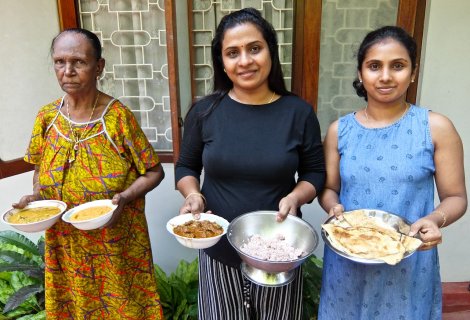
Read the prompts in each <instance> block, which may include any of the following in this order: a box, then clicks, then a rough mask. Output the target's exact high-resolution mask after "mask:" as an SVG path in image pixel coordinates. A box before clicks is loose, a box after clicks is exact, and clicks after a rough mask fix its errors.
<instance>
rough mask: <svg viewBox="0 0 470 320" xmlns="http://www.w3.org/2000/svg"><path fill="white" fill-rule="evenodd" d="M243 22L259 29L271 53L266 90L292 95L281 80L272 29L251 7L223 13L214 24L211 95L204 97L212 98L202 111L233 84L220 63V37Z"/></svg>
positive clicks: (216, 103) (279, 64)
mask: <svg viewBox="0 0 470 320" xmlns="http://www.w3.org/2000/svg"><path fill="white" fill-rule="evenodd" d="M245 23H251V24H253V25H254V26H255V27H256V28H257V29H258V30H259V31H260V32H261V34H262V35H263V38H264V40H265V41H266V43H267V44H268V48H269V54H270V56H271V70H270V71H269V75H268V86H269V89H271V90H272V91H274V92H275V93H277V94H279V95H292V93H291V92H289V91H288V90H287V89H286V85H285V83H284V78H283V74H282V68H281V62H280V60H279V51H278V50H279V49H278V43H277V34H276V31H275V30H274V28H273V26H272V25H271V24H270V23H269V22H268V21H267V20H265V19H264V18H263V17H262V16H261V13H260V12H259V11H258V10H256V9H254V8H245V9H241V10H238V11H235V12H232V13H230V14H228V15H226V16H224V17H223V18H222V19H221V20H220V23H219V25H218V26H217V29H216V31H215V36H214V39H212V47H211V53H212V66H213V69H214V77H213V84H212V94H210V95H209V96H207V98H215V99H214V100H213V101H214V102H213V103H212V104H211V107H210V108H209V110H208V112H207V113H206V114H209V113H210V112H211V111H212V110H213V108H215V107H216V106H217V105H218V104H219V102H220V101H221V100H222V98H223V97H224V96H225V95H226V94H227V93H228V92H229V90H230V89H231V88H232V87H233V83H232V80H230V78H229V77H228V76H227V74H226V73H225V72H224V64H223V61H222V42H223V40H224V36H225V32H226V31H227V30H228V29H231V28H233V27H235V26H238V25H241V24H245Z"/></svg>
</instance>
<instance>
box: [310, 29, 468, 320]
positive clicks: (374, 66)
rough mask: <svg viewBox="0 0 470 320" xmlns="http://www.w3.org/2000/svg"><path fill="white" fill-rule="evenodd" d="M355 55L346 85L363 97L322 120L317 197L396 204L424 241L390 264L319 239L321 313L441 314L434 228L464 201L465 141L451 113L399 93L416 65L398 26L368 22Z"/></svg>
mask: <svg viewBox="0 0 470 320" xmlns="http://www.w3.org/2000/svg"><path fill="white" fill-rule="evenodd" d="M357 61H358V66H357V76H358V77H357V79H356V80H355V81H354V83H353V86H354V88H355V89H356V92H357V94H358V95H359V96H361V97H364V98H365V101H366V106H365V107H364V108H363V109H361V110H359V111H357V112H354V113H351V114H348V115H346V116H344V117H342V118H340V119H339V120H338V121H336V122H334V123H333V124H332V125H331V126H330V128H329V129H328V133H327V136H326V138H325V146H324V148H325V159H326V168H327V179H326V184H325V190H324V192H323V193H322V195H321V197H320V203H321V206H322V207H323V209H324V210H325V211H326V212H328V213H329V215H330V216H333V215H336V216H337V217H340V216H341V215H342V214H343V212H344V211H350V210H354V209H361V208H367V209H380V210H384V211H388V212H393V213H396V214H398V215H401V216H402V217H404V218H406V219H408V220H409V221H411V222H412V223H413V224H412V226H411V232H410V235H415V234H417V233H418V234H419V236H420V237H421V239H422V240H423V242H425V245H423V246H422V247H421V248H420V249H421V250H419V251H417V252H416V253H415V254H413V255H411V256H410V257H408V258H406V259H404V260H402V261H401V262H400V263H398V264H397V265H394V266H390V265H386V264H374V265H367V264H360V263H356V262H353V261H350V260H347V259H345V258H343V257H341V256H339V255H337V254H336V253H335V252H333V251H332V250H331V249H329V248H328V247H327V246H325V252H324V269H323V270H324V271H323V283H322V289H321V297H320V308H319V319H321V320H324V319H334V320H339V319H367V320H369V319H441V313H442V311H441V309H442V293H441V279H440V275H439V259H438V253H437V247H436V244H438V243H440V242H441V238H442V235H441V231H440V228H442V227H446V226H448V225H450V224H451V223H453V222H455V221H456V220H458V219H459V218H460V217H462V215H463V214H464V213H465V210H466V208H467V195H466V188H465V180H464V176H465V175H464V168H463V148H462V141H461V139H460V137H459V135H458V133H457V131H456V129H455V128H454V126H453V124H452V122H451V121H450V120H449V119H448V118H446V117H445V116H443V115H441V114H438V113H435V112H431V111H429V110H428V109H425V108H420V107H417V106H415V105H412V104H410V103H407V102H406V100H405V99H406V91H407V89H408V87H409V85H410V83H411V82H413V81H414V78H415V75H416V67H417V65H416V43H415V42H414V40H413V38H412V37H411V36H409V35H408V34H407V33H406V32H405V31H404V30H403V29H401V28H398V27H392V26H387V27H382V28H380V29H377V30H375V31H372V32H370V33H369V34H368V35H367V36H366V37H365V38H364V40H363V42H362V43H361V45H360V48H359V51H358V54H357ZM434 183H435V184H436V187H437V192H438V196H439V199H440V203H439V205H437V206H436V207H435V206H434ZM339 219H341V217H340V218H339ZM425 249H427V250H425Z"/></svg>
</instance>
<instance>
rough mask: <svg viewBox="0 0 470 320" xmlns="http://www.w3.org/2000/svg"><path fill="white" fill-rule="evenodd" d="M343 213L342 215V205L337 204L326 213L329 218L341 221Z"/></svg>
mask: <svg viewBox="0 0 470 320" xmlns="http://www.w3.org/2000/svg"><path fill="white" fill-rule="evenodd" d="M343 213H344V207H343V205H342V204H340V203H337V204H335V205H334V206H332V207H331V209H330V211H329V212H328V216H329V217H336V219H338V220H340V221H341V220H343Z"/></svg>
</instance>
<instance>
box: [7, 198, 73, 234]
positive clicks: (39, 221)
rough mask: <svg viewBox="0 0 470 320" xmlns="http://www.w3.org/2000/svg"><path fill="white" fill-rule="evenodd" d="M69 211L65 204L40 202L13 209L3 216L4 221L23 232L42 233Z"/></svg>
mask: <svg viewBox="0 0 470 320" xmlns="http://www.w3.org/2000/svg"><path fill="white" fill-rule="evenodd" d="M66 209H67V205H66V204H65V202H62V201H58V200H39V201H33V202H30V203H29V204H28V205H27V206H26V207H24V208H23V209H15V208H11V209H9V210H7V211H5V212H4V213H3V214H2V221H3V222H4V223H5V224H7V225H9V226H12V227H13V228H15V229H17V230H20V231H23V232H41V231H45V230H47V229H49V228H50V227H51V226H52V225H53V224H54V223H56V222H57V220H59V219H60V216H61V215H62V213H63V212H64V211H65V210H66Z"/></svg>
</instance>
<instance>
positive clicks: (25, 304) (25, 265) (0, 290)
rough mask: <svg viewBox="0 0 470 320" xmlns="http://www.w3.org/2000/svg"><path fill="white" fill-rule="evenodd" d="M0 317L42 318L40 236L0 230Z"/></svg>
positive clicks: (42, 289)
mask: <svg viewBox="0 0 470 320" xmlns="http://www.w3.org/2000/svg"><path fill="white" fill-rule="evenodd" d="M0 307H1V308H2V313H1V314H0V320H3V319H18V320H20V319H21V320H43V319H46V314H45V310H44V240H43V238H41V239H39V241H38V243H37V244H35V243H34V242H32V241H31V240H29V239H28V238H26V237H25V236H23V235H21V234H19V233H17V232H14V231H0Z"/></svg>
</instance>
